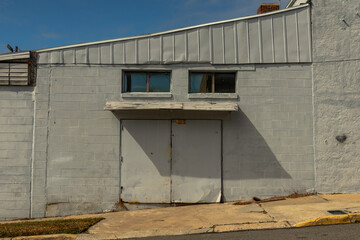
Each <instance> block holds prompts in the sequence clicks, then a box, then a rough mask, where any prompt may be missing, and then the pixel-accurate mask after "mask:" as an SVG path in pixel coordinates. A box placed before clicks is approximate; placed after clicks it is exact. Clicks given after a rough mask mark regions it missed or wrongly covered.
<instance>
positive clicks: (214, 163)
mask: <svg viewBox="0 0 360 240" xmlns="http://www.w3.org/2000/svg"><path fill="white" fill-rule="evenodd" d="M171 178H172V201H173V202H181V203H204V202H205V203H206V202H220V198H221V121H220V120H187V121H186V124H177V123H176V121H173V123H172V176H171Z"/></svg>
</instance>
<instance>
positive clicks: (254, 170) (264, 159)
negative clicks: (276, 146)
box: [224, 110, 291, 180]
mask: <svg viewBox="0 0 360 240" xmlns="http://www.w3.org/2000/svg"><path fill="white" fill-rule="evenodd" d="M235 119H236V120H235ZM234 179H291V176H290V175H289V174H288V173H287V172H286V170H285V169H284V168H283V167H282V166H281V164H280V163H279V161H278V159H277V157H276V156H275V154H274V153H273V152H272V150H271V149H270V147H269V145H268V144H267V142H266V140H265V139H264V137H263V136H262V135H261V134H260V133H259V131H258V130H257V129H256V127H255V126H254V125H253V124H252V122H251V121H250V119H249V118H248V117H247V116H246V115H245V113H244V112H242V111H241V110H239V112H237V113H236V115H235V116H234V119H233V120H231V121H227V120H226V121H224V180H234Z"/></svg>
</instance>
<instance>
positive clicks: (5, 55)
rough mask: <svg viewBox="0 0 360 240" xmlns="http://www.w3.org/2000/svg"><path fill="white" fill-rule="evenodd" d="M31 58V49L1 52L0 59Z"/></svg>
mask: <svg viewBox="0 0 360 240" xmlns="http://www.w3.org/2000/svg"><path fill="white" fill-rule="evenodd" d="M29 58H30V51H24V52H13V53H3V54H0V61H11V60H17V59H29Z"/></svg>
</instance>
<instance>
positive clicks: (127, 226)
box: [15, 194, 360, 239]
mask: <svg viewBox="0 0 360 240" xmlns="http://www.w3.org/2000/svg"><path fill="white" fill-rule="evenodd" d="M331 210H342V211H344V212H345V213H347V214H348V215H344V216H346V217H347V218H348V216H349V215H351V214H352V213H360V194H336V195H314V196H308V197H301V198H290V199H286V200H280V201H274V202H265V203H253V204H249V205H234V203H224V204H203V205H192V206H183V207H169V208H157V209H146V210H134V211H123V212H112V213H104V214H97V215H96V216H99V217H104V218H105V219H104V220H102V221H101V222H99V223H98V224H96V225H95V226H93V227H91V228H90V229H89V230H88V233H86V234H80V235H77V236H73V237H74V238H75V237H76V239H118V238H134V237H147V236H160V235H183V234H192V233H206V232H225V231H238V230H249V229H265V228H288V227H295V226H296V224H299V223H301V222H303V221H306V222H305V223H304V224H303V225H301V224H300V225H301V226H310V225H324V224H334V223H345V221H342V222H341V221H339V222H337V220H336V219H338V218H339V216H330V217H327V216H329V215H332V214H331V213H329V212H328V211H331ZM92 216H94V215H92ZM72 217H77V216H72ZM326 217H327V218H326ZM355 217H356V219H357V220H349V221H347V222H350V221H353V222H354V221H358V220H359V219H360V215H356V216H355ZM357 217H358V218H357ZM316 218H320V219H321V221H315V220H314V219H316ZM340 218H341V217H340ZM327 219H330V220H327ZM334 219H335V220H334ZM308 220H310V221H308ZM300 225H299V226H300ZM15 239H25V238H15ZM48 239H49V238H48ZM57 239H65V238H57Z"/></svg>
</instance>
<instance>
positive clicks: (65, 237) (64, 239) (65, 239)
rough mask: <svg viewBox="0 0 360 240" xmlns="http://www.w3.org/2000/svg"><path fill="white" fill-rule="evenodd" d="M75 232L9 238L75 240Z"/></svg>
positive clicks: (19, 239)
mask: <svg viewBox="0 0 360 240" xmlns="http://www.w3.org/2000/svg"><path fill="white" fill-rule="evenodd" d="M76 238H77V235H76V234H52V235H36V236H20V237H14V238H11V239H12V240H75V239H76Z"/></svg>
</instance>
